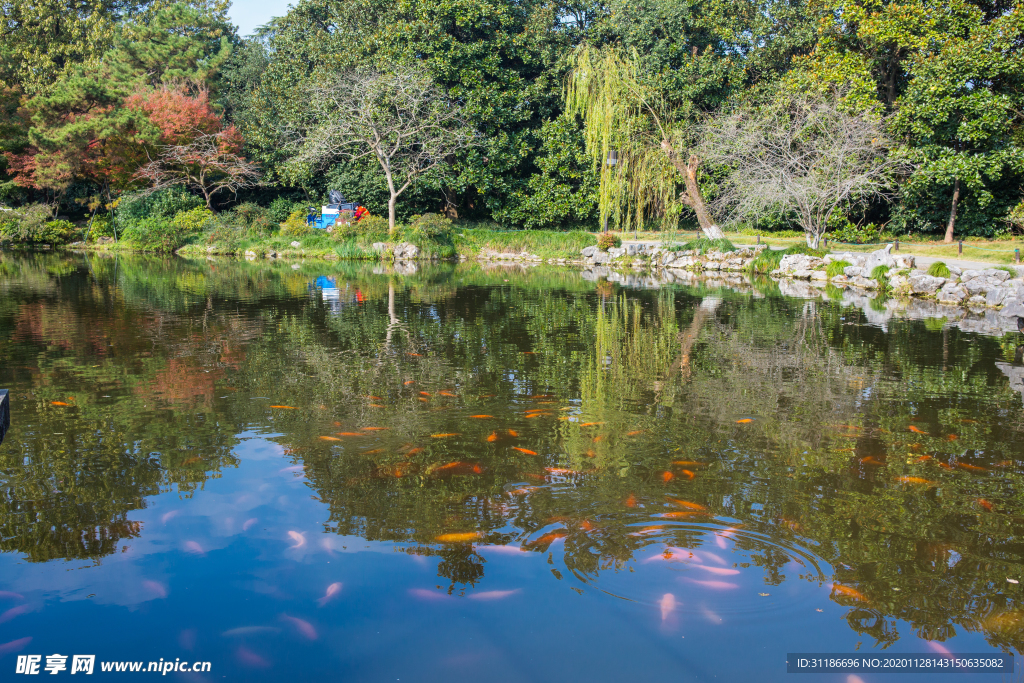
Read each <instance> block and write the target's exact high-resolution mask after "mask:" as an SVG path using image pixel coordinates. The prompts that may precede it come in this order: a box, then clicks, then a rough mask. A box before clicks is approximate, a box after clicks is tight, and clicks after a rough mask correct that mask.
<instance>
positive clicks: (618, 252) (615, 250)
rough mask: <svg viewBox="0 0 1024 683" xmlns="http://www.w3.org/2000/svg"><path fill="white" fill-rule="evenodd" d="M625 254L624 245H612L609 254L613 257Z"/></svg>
mask: <svg viewBox="0 0 1024 683" xmlns="http://www.w3.org/2000/svg"><path fill="white" fill-rule="evenodd" d="M625 254H626V250H625V249H623V248H622V247H612V248H611V249H609V250H608V255H609V256H611V257H612V258H619V257H620V256H625Z"/></svg>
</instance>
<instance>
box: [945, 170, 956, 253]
mask: <svg viewBox="0 0 1024 683" xmlns="http://www.w3.org/2000/svg"><path fill="white" fill-rule="evenodd" d="M958 201H960V178H957V179H956V180H955V181H954V182H953V208H951V209H950V211H949V223H946V239H944V240H943V242H945V243H946V244H952V243H953V228H954V227H955V226H956V203H957V202H958Z"/></svg>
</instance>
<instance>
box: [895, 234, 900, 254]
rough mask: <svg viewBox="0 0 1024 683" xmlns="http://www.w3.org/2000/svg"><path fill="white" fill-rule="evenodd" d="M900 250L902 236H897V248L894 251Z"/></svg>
mask: <svg viewBox="0 0 1024 683" xmlns="http://www.w3.org/2000/svg"><path fill="white" fill-rule="evenodd" d="M899 250H900V238H899V237H897V238H896V249H895V250H894V251H899Z"/></svg>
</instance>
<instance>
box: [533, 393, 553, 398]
mask: <svg viewBox="0 0 1024 683" xmlns="http://www.w3.org/2000/svg"><path fill="white" fill-rule="evenodd" d="M554 397H555V395H554V394H534V395H533V396H531V397H530V398H554Z"/></svg>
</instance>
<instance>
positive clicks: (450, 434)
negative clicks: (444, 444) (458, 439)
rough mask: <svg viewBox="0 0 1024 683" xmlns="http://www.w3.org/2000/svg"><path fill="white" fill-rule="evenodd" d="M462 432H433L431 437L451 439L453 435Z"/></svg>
mask: <svg viewBox="0 0 1024 683" xmlns="http://www.w3.org/2000/svg"><path fill="white" fill-rule="evenodd" d="M461 433H462V432H445V433H443V434H431V435H430V438H431V439H450V438H451V437H453V436H459V435H460V434H461Z"/></svg>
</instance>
